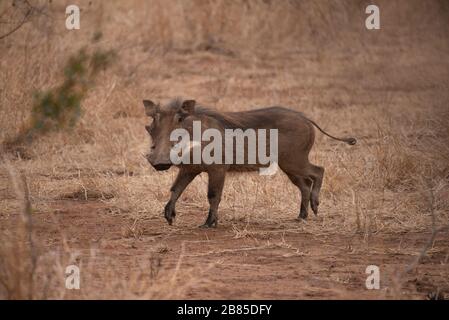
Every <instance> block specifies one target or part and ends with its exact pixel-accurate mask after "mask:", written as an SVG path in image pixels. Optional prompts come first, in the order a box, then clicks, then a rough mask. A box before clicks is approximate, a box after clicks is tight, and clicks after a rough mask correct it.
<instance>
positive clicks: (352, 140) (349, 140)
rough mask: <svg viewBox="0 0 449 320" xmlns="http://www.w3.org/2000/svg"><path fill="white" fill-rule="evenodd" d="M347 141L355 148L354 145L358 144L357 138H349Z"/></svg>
mask: <svg viewBox="0 0 449 320" xmlns="http://www.w3.org/2000/svg"><path fill="white" fill-rule="evenodd" d="M345 141H346V143H347V144H349V145H350V146H353V145H355V144H356V143H357V140H356V139H355V138H347V139H345Z"/></svg>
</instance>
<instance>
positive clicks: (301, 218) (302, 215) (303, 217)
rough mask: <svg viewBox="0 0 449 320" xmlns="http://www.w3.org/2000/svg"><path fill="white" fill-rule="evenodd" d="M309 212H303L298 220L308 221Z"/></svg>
mask: <svg viewBox="0 0 449 320" xmlns="http://www.w3.org/2000/svg"><path fill="white" fill-rule="evenodd" d="M307 215H308V214H307V211H301V212H300V213H299V216H298V220H306V219H307Z"/></svg>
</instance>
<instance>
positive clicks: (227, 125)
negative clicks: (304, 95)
mask: <svg viewBox="0 0 449 320" xmlns="http://www.w3.org/2000/svg"><path fill="white" fill-rule="evenodd" d="M143 104H144V107H145V113H146V115H147V116H149V117H151V118H153V121H152V123H151V125H149V126H145V128H146V130H147V131H148V133H149V134H150V136H151V138H152V146H151V151H150V153H149V154H147V155H146V158H147V160H148V161H149V162H150V164H151V165H152V166H153V167H154V168H155V169H156V170H158V171H161V170H167V169H168V168H170V167H171V166H172V165H174V164H173V162H172V161H171V156H170V154H171V153H170V152H171V150H172V148H173V146H175V145H176V144H177V141H171V140H172V139H171V138H170V136H171V133H172V132H173V131H174V130H175V129H180V128H183V129H185V130H187V132H191V131H192V125H193V124H194V121H201V126H202V130H205V129H208V128H214V129H217V130H218V131H219V132H224V131H225V130H227V129H242V130H247V129H256V130H257V129H265V130H269V129H277V134H278V141H277V142H278V144H277V147H278V163H277V164H278V166H279V168H281V170H282V171H283V172H285V174H286V175H287V176H288V177H289V179H290V180H291V182H292V183H293V184H295V185H296V186H297V187H298V188H299V190H300V192H301V205H300V213H299V217H298V218H300V219H306V218H307V215H308V212H307V208H308V205H309V203H310V206H311V208H312V211H313V212H314V213H315V214H317V213H318V205H319V194H320V189H321V184H322V182H323V175H324V168H322V167H320V166H316V165H313V164H311V163H310V162H309V157H308V156H309V152H310V150H311V148H312V146H313V143H314V140H315V133H314V128H313V126H315V127H317V128H318V130H320V131H321V132H322V133H324V134H325V135H327V136H328V137H330V138H332V139H335V140H339V141H343V142H346V143H347V144H349V145H354V144H355V143H356V140H355V139H354V138H336V137H334V136H332V135H330V134H328V133H327V132H325V131H324V130H323V129H321V128H320V127H319V126H318V125H317V124H316V123H315V122H314V121H312V120H310V119H308V118H307V117H305V116H304V115H303V114H302V113H300V112H297V111H293V110H290V109H287V108H283V107H269V108H263V109H257V110H251V111H241V112H218V111H215V110H212V109H207V108H204V107H200V106H196V103H195V101H194V100H181V99H175V100H172V101H171V102H170V103H168V104H167V105H164V106H161V105H158V104H155V103H153V102H152V101H150V100H144V101H143ZM265 147H269V145H267V144H265ZM234 155H235V152H234ZM191 163H192V162H191ZM176 166H177V167H179V172H178V176H177V177H176V180H175V182H174V183H173V185H172V187H171V189H170V191H171V196H170V200H169V201H168V203H167V204H166V206H165V210H164V211H165V219H167V221H168V223H169V224H170V225H171V224H172V222H173V220H174V218H175V216H176V211H175V204H176V201H177V200H178V198H179V197H180V196H181V194H182V192H183V191H184V190H185V188H186V187H187V186H188V185H189V183H190V182H192V180H193V179H194V178H195V177H196V176H197V175H198V174H200V173H201V172H207V174H208V178H209V185H208V192H207V198H208V200H209V205H210V209H209V215H208V217H207V219H206V222H205V223H204V224H203V225H202V226H201V227H216V226H217V222H218V214H217V211H218V205H219V203H220V200H221V195H222V192H223V185H224V181H225V175H226V173H227V172H228V171H248V170H255V169H257V168H260V167H261V165H260V163H256V164H248V163H243V164H235V163H223V164H217V163H212V164H205V163H201V164H185V163H180V164H177V165H176Z"/></svg>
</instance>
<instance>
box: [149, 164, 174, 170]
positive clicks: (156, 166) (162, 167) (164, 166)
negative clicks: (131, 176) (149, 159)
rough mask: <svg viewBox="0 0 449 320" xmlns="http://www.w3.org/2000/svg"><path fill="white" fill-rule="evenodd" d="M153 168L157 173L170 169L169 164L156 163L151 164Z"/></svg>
mask: <svg viewBox="0 0 449 320" xmlns="http://www.w3.org/2000/svg"><path fill="white" fill-rule="evenodd" d="M152 166H153V168H154V169H156V170H157V171H165V170H168V169H170V167H171V164H170V163H158V164H152Z"/></svg>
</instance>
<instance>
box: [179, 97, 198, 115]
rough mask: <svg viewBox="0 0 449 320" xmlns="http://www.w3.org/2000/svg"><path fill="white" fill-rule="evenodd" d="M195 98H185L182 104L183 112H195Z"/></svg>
mask: <svg viewBox="0 0 449 320" xmlns="http://www.w3.org/2000/svg"><path fill="white" fill-rule="evenodd" d="M195 104H196V101H195V100H185V101H184V102H183V103H182V106H181V112H183V113H188V114H193V113H194V112H195Z"/></svg>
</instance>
